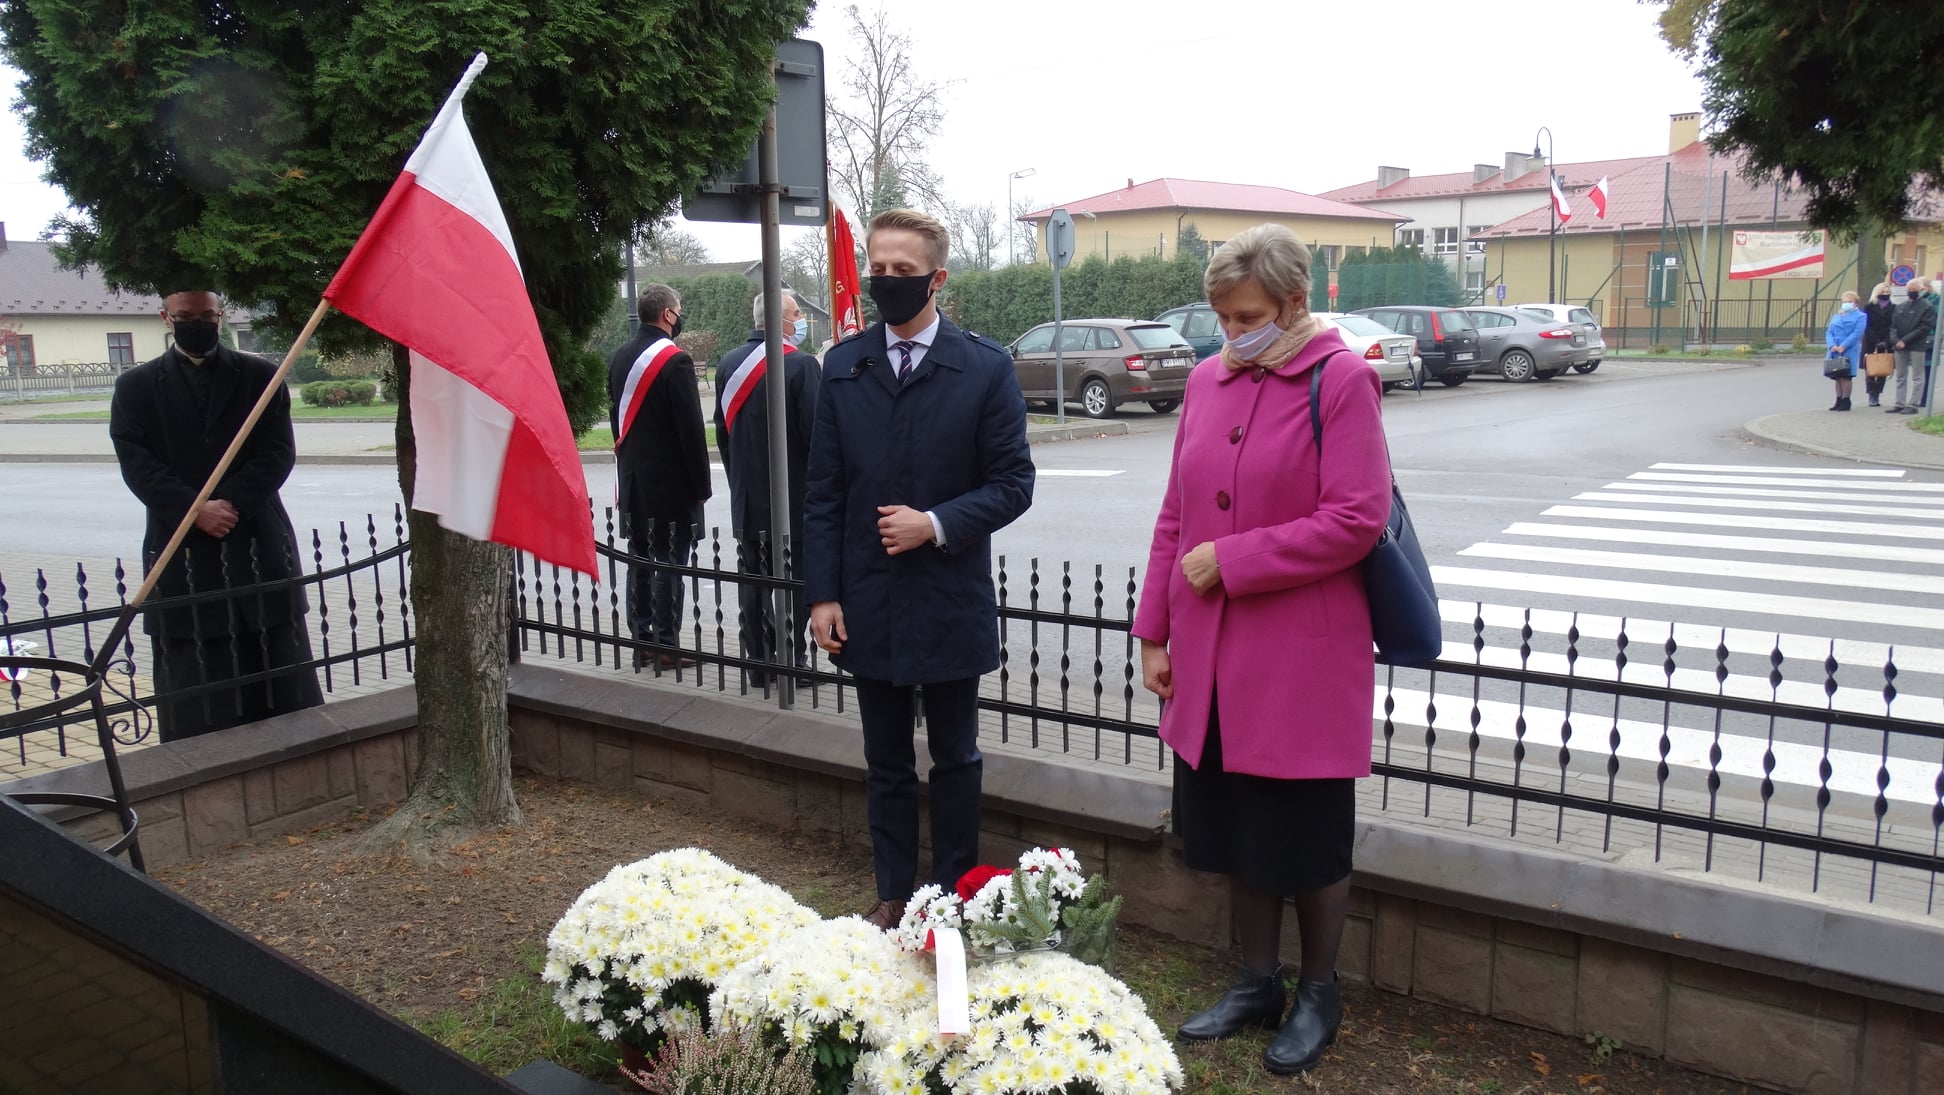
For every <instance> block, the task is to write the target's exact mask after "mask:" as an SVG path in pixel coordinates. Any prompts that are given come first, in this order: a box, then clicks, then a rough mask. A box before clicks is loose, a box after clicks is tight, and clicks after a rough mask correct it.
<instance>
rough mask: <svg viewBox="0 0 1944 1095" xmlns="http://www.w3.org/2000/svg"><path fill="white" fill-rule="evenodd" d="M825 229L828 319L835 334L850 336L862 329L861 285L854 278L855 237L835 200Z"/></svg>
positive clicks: (855, 263) (837, 335)
mask: <svg viewBox="0 0 1944 1095" xmlns="http://www.w3.org/2000/svg"><path fill="white" fill-rule="evenodd" d="M825 233H826V235H825V240H826V243H827V244H828V246H829V250H830V321H831V323H832V324H833V325H834V326H835V327H836V328H837V329H836V331H834V332H833V334H835V336H836V337H838V338H849V337H850V336H852V335H854V334H856V333H857V332H859V331H862V330H863V329H864V289H863V286H862V283H860V282H859V281H858V279H857V240H856V239H855V238H853V237H852V236H851V229H850V222H849V221H847V220H845V219H844V211H843V210H842V209H839V208H837V206H836V205H834V204H833V205H832V206H831V207H830V224H829V225H828V226H827V227H826V228H825Z"/></svg>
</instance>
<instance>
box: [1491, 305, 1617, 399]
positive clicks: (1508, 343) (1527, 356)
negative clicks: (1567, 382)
mask: <svg viewBox="0 0 1944 1095" xmlns="http://www.w3.org/2000/svg"><path fill="white" fill-rule="evenodd" d="M1465 314H1466V315H1468V316H1470V317H1471V321H1472V322H1473V323H1474V324H1476V325H1477V326H1478V360H1479V362H1480V367H1481V368H1484V369H1490V368H1493V367H1494V366H1496V367H1497V369H1498V374H1499V375H1500V376H1502V377H1504V378H1505V379H1506V380H1509V381H1512V382H1513V383H1515V384H1523V383H1525V382H1526V381H1528V380H1551V379H1552V378H1553V377H1556V376H1558V375H1559V374H1560V373H1563V372H1565V371H1566V370H1568V369H1570V368H1572V367H1573V366H1575V365H1579V364H1582V363H1584V362H1585V361H1586V360H1587V357H1588V350H1587V347H1586V332H1585V331H1582V330H1581V329H1580V326H1579V324H1577V323H1561V322H1559V321H1558V320H1556V319H1551V318H1546V317H1540V316H1535V315H1533V314H1531V313H1530V312H1527V311H1525V310H1523V309H1515V308H1467V309H1465Z"/></svg>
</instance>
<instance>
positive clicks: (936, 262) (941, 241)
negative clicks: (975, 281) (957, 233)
mask: <svg viewBox="0 0 1944 1095" xmlns="http://www.w3.org/2000/svg"><path fill="white" fill-rule="evenodd" d="M887 228H895V229H899V230H902V231H905V232H916V233H918V235H919V237H920V238H921V239H923V240H924V241H925V258H926V259H927V260H928V261H930V262H931V264H932V269H933V270H940V269H943V268H944V266H945V260H946V259H947V258H950V257H951V254H952V234H951V233H950V232H947V231H946V230H945V226H944V225H942V224H940V223H939V222H938V221H936V220H934V219H933V218H931V217H927V216H926V215H924V214H923V213H920V212H918V211H917V210H916V209H887V210H885V211H884V212H882V213H879V214H878V215H877V216H875V217H872V218H871V230H870V231H869V232H866V233H865V234H864V247H865V249H866V250H869V249H870V246H871V237H872V236H875V235H877V234H878V233H879V232H882V231H884V230H885V229H887Z"/></svg>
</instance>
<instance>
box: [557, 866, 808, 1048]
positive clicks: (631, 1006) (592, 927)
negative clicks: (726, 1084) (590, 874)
mask: <svg viewBox="0 0 1944 1095" xmlns="http://www.w3.org/2000/svg"><path fill="white" fill-rule="evenodd" d="M817 922H818V918H817V914H816V913H815V912H813V911H811V910H810V909H807V908H804V907H803V906H802V905H799V904H798V903H797V902H796V899H794V898H792V897H791V896H790V895H789V894H788V893H787V892H785V891H784V890H783V889H781V888H779V887H777V886H772V885H770V884H769V883H767V882H764V881H763V880H762V879H760V878H757V877H756V876H755V875H752V874H748V873H746V872H743V871H739V870H737V869H736V868H734V867H731V866H730V865H729V864H727V863H724V862H723V861H722V860H720V859H718V858H716V857H715V856H713V855H711V854H710V853H708V852H705V851H702V850H701V849H699V848H680V849H676V850H673V851H667V852H662V853H659V854H657V855H653V856H650V857H649V858H647V859H644V860H641V861H639V862H635V863H627V864H623V865H621V866H619V867H616V868H614V869H613V870H612V871H609V872H608V875H607V877H606V878H604V879H602V880H601V881H599V882H597V883H595V884H594V885H592V886H589V887H588V888H587V889H586V891H584V892H583V893H582V894H581V895H580V897H579V898H578V899H577V900H575V902H574V904H573V906H572V907H571V908H569V909H568V910H567V914H566V915H565V916H563V917H561V919H560V922H559V923H558V924H555V925H554V929H553V931H552V932H551V933H549V934H548V936H547V964H546V967H545V969H544V971H543V972H542V974H541V977H542V980H544V981H546V982H547V983H548V984H551V985H553V986H555V989H554V1002H555V1003H556V1004H558V1005H559V1006H560V1010H561V1011H562V1012H563V1013H565V1014H566V1015H567V1017H568V1018H569V1019H573V1020H577V1021H579V1022H584V1023H587V1024H588V1025H590V1026H592V1027H593V1028H594V1029H595V1031H596V1032H597V1033H599V1034H600V1036H601V1037H602V1038H604V1039H606V1040H608V1041H616V1040H619V1041H621V1042H622V1043H623V1044H624V1045H627V1046H632V1047H633V1048H634V1049H636V1050H640V1051H641V1052H643V1053H652V1052H654V1050H655V1049H656V1047H657V1045H658V1044H659V1043H660V1041H661V1039H662V1032H663V1031H665V1030H667V1029H671V1028H672V1029H680V1028H682V1027H683V1026H685V1025H691V1024H700V1023H703V1022H705V1021H706V1018H707V1012H706V1011H705V1009H706V1007H707V1005H708V999H709V993H710V991H711V990H712V989H713V988H714V987H715V985H716V984H717V983H719V982H720V981H721V980H722V979H723V978H724V977H726V976H727V975H728V974H729V973H730V972H731V971H732V970H734V969H736V968H737V967H738V966H739V965H741V964H742V963H743V962H745V961H746V960H748V959H749V958H751V957H753V956H754V955H756V954H757V953H758V952H759V951H761V950H762V949H763V948H764V947H765V946H767V945H769V944H770V943H771V942H773V941H775V940H777V939H780V938H782V937H784V936H787V935H790V934H791V933H793V932H795V931H796V930H797V929H799V928H802V927H806V926H808V925H810V924H814V923H817Z"/></svg>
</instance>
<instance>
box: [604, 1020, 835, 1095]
mask: <svg viewBox="0 0 1944 1095" xmlns="http://www.w3.org/2000/svg"><path fill="white" fill-rule="evenodd" d="M621 1074H622V1075H624V1076H626V1077H627V1078H628V1079H630V1080H633V1081H634V1082H635V1083H637V1084H639V1085H641V1087H642V1088H643V1089H645V1090H647V1091H649V1092H652V1093H653V1095H706V1093H713V1092H724V1093H730V1095H812V1093H813V1092H814V1091H815V1090H816V1079H815V1077H814V1076H813V1075H812V1074H811V1071H810V1056H809V1053H808V1051H807V1050H806V1049H805V1048H803V1047H798V1046H790V1047H787V1048H786V1049H784V1050H783V1052H782V1053H781V1055H780V1056H779V1055H778V1053H777V1051H776V1050H773V1049H771V1048H770V1046H769V1044H768V1042H767V1041H766V1040H765V1039H764V1038H763V1032H762V1030H761V1029H760V1028H758V1027H755V1026H751V1025H747V1024H743V1023H734V1022H731V1023H722V1024H719V1025H718V1026H717V1027H716V1028H715V1030H714V1031H713V1032H709V1031H704V1030H702V1029H701V1028H699V1027H689V1028H686V1029H682V1030H677V1031H675V1032H673V1033H672V1034H670V1035H669V1037H668V1041H666V1042H664V1043H662V1047H661V1051H660V1052H659V1053H657V1054H656V1056H655V1061H654V1066H653V1068H651V1069H650V1070H648V1071H646V1072H636V1071H634V1070H632V1069H628V1068H625V1067H624V1068H622V1070H621Z"/></svg>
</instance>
